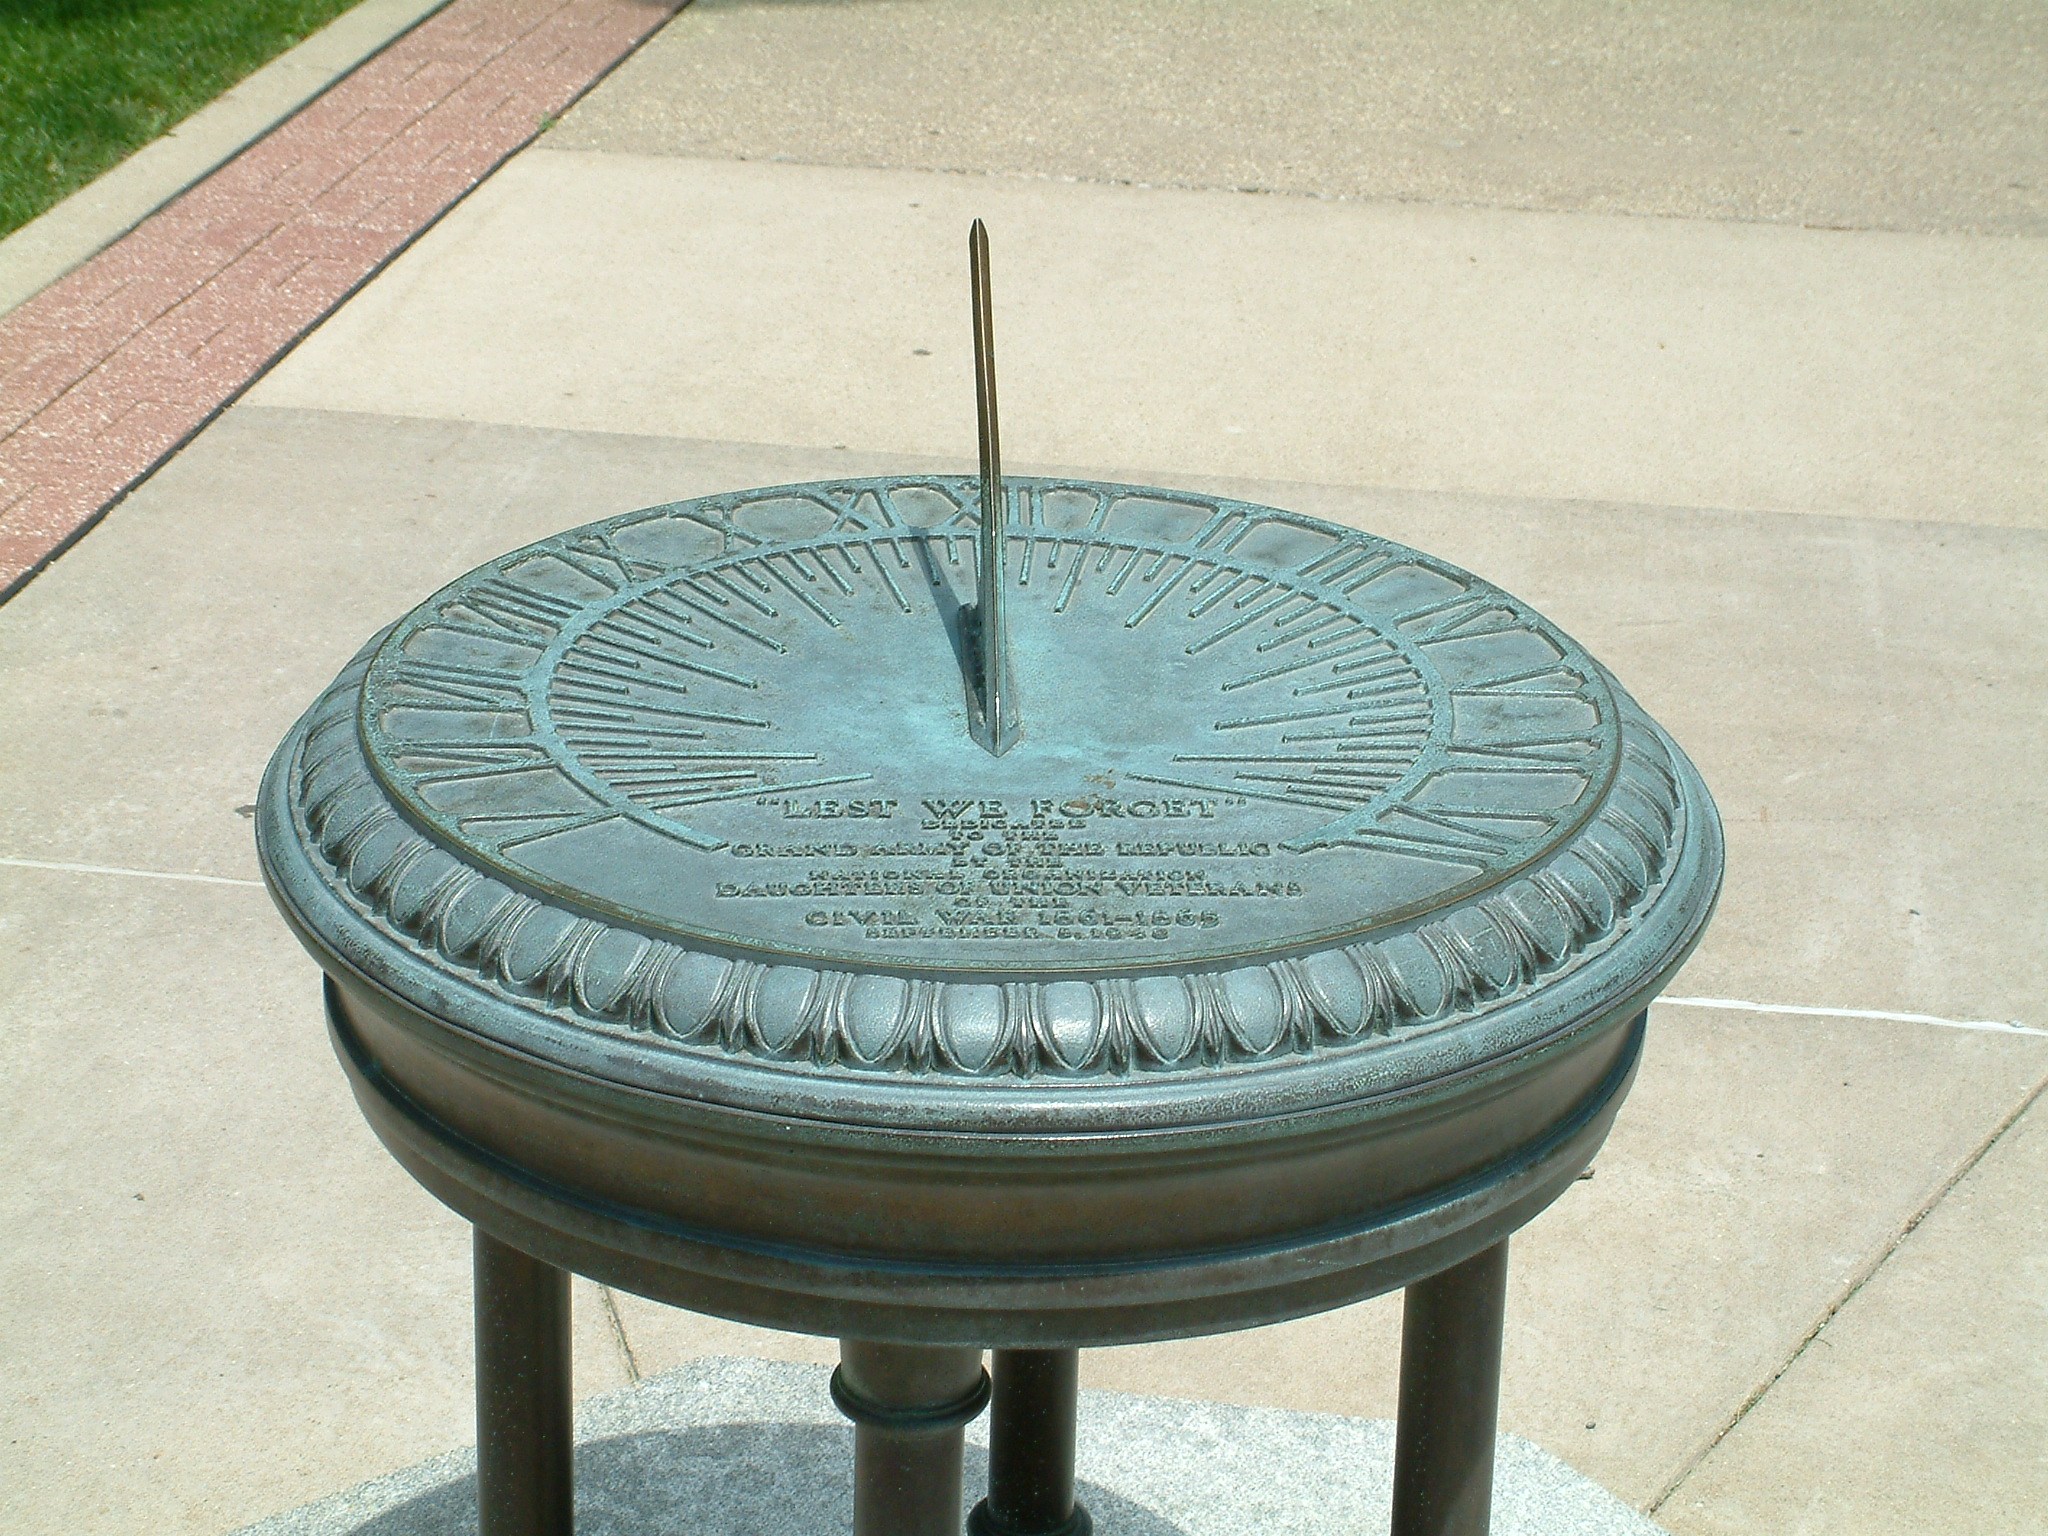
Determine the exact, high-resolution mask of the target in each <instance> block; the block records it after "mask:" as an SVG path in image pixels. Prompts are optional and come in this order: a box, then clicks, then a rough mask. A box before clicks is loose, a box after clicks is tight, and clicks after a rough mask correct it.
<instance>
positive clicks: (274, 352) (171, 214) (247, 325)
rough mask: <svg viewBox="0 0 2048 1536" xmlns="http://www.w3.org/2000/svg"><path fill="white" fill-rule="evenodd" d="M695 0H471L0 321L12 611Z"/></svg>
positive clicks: (2, 567)
mask: <svg viewBox="0 0 2048 1536" xmlns="http://www.w3.org/2000/svg"><path fill="white" fill-rule="evenodd" d="M685 3H687V0H453V3H452V4H450V5H448V6H446V7H445V8H443V9H442V10H440V11H437V12H436V13H434V14H433V15H432V16H430V17H428V18H427V19H426V20H425V21H423V22H421V23H420V24H419V25H418V26H417V27H415V28H413V30H412V31H410V32H408V33H406V34H405V35H404V36H403V37H400V38H399V39H397V40H396V41H395V42H393V43H392V44H391V46H389V47H388V48H386V49H385V50H384V51H383V52H381V53H379V54H377V55H376V56H375V57H373V58H371V59H370V60H368V61H367V62H366V63H364V64H363V66H362V67H361V68H360V69H358V70H356V71H355V72H354V73H353V74H351V75H349V76H347V77H346V78H344V79H342V80H340V81H338V82H336V84H335V85H334V86H333V88H332V89H330V90H329V91H327V93H326V94H325V95H323V96H321V97H319V98H318V99H317V100H315V101H313V102H311V103H310V104H308V105H307V106H306V107H304V108H302V109H301V110H300V111H299V112H298V113H296V114H295V115H293V116H292V117H290V118H288V119H286V120H285V121H284V122H283V123H281V124H279V125H278V127H277V128H275V129H273V130H272V131H271V132H270V133H269V134H268V135H266V136H265V137H264V138H262V139H259V140H258V141H257V142H256V143H254V144H252V145H250V146H249V148H247V149H245V150H244V151H243V152H242V153H241V154H240V155H238V156H236V157H235V158H234V159H233V160H230V161H229V162H228V163H227V164H226V165H224V166H222V167H221V168H220V169H219V170H217V171H215V172H214V173H213V174H212V175H210V176H208V177H207V178H206V179H205V180H203V181H201V182H199V183H198V184H197V185H195V186H193V187H191V188H190V189H188V190H187V191H186V192H184V193H183V194H181V195H180V196H179V197H177V198H176V199H174V200H173V201H172V202H170V203H167V204H165V205H164V207H162V208H161V209H159V210H158V211H157V212H156V213H154V214H152V215H151V216H150V217H149V218H147V219H145V220H144V221H143V222H142V223H141V224H139V225H137V226H136V227H135V229H134V230H132V231H130V232H129V233H128V234H127V235H126V236H124V237H123V238H121V239H120V240H118V241H116V242H115V243H114V244H112V245H110V246H109V247H107V249H105V250H104V251H102V252H100V253H99V255H97V256H95V257H94V258H93V259H92V260H90V261H88V262H86V263H85V264H84V265H83V266H81V267H79V268H77V269H76V270H74V271H72V272H71V273H69V274H68V275H66V276H65V277H62V278H60V279H59V280H58V281H57V282H55V283H53V284H51V285H50V286H49V287H48V288H46V289H44V290H43V291H42V292H41V293H39V294H37V295H36V296H35V297H34V298H32V299H30V300H28V302H26V303H25V304H23V305H21V306H20V307H19V308H17V309H15V310H14V311H13V312H12V313H10V314H7V315H4V316H0V601H5V600H6V599H7V598H9V597H11V596H13V595H14V593H16V592H17V591H19V590H20V589H21V587H22V586H23V585H24V584H25V583H26V582H27V581H28V580H29V578H31V577H32V576H34V575H35V573H36V572H37V571H39V570H41V569H42V568H43V567H44V566H45V565H47V564H49V562H50V561H51V560H53V559H55V558H56V556H57V555H58V554H60V553H62V551H63V550H64V549H65V548H67V547H68V546H69V545H70V544H71V543H73V542H74V541H75V540H76V539H78V538H79V536H80V535H82V534H83V533H84V532H85V531H86V530H87V529H89V528H90V527H91V526H92V525H93V523H95V522H96V521H97V520H98V519H99V518H100V516H101V515H102V514H104V513H105V512H106V511H107V510H108V509H109V508H110V507H112V506H113V505H114V504H115V503H117V502H118V501H119V500H120V499H121V498H122V497H123V496H124V495H126V494H127V493H128V491H129V490H130V489H132V488H133V487H134V486H135V485H136V484H138V483H139V482H140V481H142V480H143V479H144V478H146V477H147V476H148V474H149V473H150V471H151V470H153V469H155V468H156V466H157V465H159V464H161V463H162V462H163V461H164V460H165V459H166V458H168V457H169V456H170V455H171V454H173V453H174V452H176V451H177V449H178V448H179V447H180V446H182V445H183V444H184V443H185V442H186V441H187V440H188V439H190V438H191V436H192V435H193V434H194V433H195V432H197V431H198V430H199V429H200V428H201V427H203V426H205V425H206V423H207V422H209V421H211V420H212V419H213V417H214V416H216V415H217V414H219V412H220V411H221V409H222V408H223V407H224V406H226V405H227V404H228V403H229V402H230V401H232V400H233V399H234V398H235V397H236V396H237V395H239V394H240V393H241V392H242V391H243V390H244V389H246V388H248V386H249V385H250V384H251V383H252V382H254V380H255V379H256V378H257V376H258V375H260V374H261V373H262V372H263V370H264V369H266V368H268V367H269V366H270V365H271V363H273V362H274V361H276V359H277V358H278V357H280V356H281V355H282V354H283V353H284V352H285V351H286V350H287V349H288V348H290V346H291V345H292V343H293V342H295V341H297V340H298V338H299V337H301V336H303V335H304V334H305V333H306V332H307V331H308V330H310V329H311V328H312V327H313V326H315V325H317V324H318V323H319V322H320V321H321V320H322V319H323V318H324V317H325V316H326V315H327V314H329V313H330V312H331V311H332V310H333V309H334V308H335V307H336V306H337V305H338V304H340V303H341V302H342V301H343V300H344V299H346V298H347V297H348V296H349V295H350V294H351V293H353V292H354V291H355V290H356V289H357V288H359V287H361V286H362V284H363V283H364V282H365V281H367V280H368V279H369V278H370V277H372V276H373V275H375V273H376V272H377V271H378V269H379V268H381V267H382V266H383V265H384V264H385V263H386V262H388V261H390V260H391V258H392V257H394V256H395V255H397V254H398V253H399V252H400V251H401V250H403V249H404V248H405V247H406V246H407V245H408V244H409V243H411V241H412V240H414V239H415V238H416V237H417V236H418V235H419V234H420V233H421V232H422V231H423V230H425V229H426V228H427V227H428V226H429V225H430V224H432V223H433V222H434V220H436V219H437V218H439V217H440V216H441V215H442V214H443V213H445V212H446V211H447V210H448V209H449V208H450V207H452V206H453V205H454V204H455V203H456V202H458V201H460V200H461V198H462V197H463V196H464V195H465V194H466V193H467V192H468V191H469V190H470V189H471V188H472V187H474V186H476V184H477V183H478V182H480V181H482V180H483V179H484V177H486V176H488V175H489V174H490V173H491V172H492V171H493V170H495V169H496V168H497V167H498V166H499V165H500V164H502V163H503V162H504V161H505V159H506V158H507V157H508V156H509V155H511V154H512V153H513V152H514V151H516V150H517V149H519V148H520V147H521V146H522V145H524V144H526V143H527V142H528V141H530V140H531V139H532V138H533V136H534V135H535V134H536V133H538V132H539V131H540V127H541V124H542V122H543V121H544V120H545V118H547V117H548V116H549V115H550V114H553V113H557V112H560V111H561V110H562V109H563V108H565V107H567V106H568V105H569V104H570V103H571V102H573V101H575V100H576V98H577V97H579V96H581V95H582V94H583V93H584V92H585V91H587V90H588V89H590V87H591V86H592V85H594V84H595V83H596V82H597V81H598V80H600V79H602V78H603V76H604V75H605V74H606V73H607V72H609V71H610V70H611V69H612V67H613V66H614V65H616V64H617V63H618V62H619V61H620V60H622V59H623V58H625V57H626V55H627V54H629V53H631V52H632V51H633V49H634V48H636V47H637V46H638V45H639V44H640V43H641V42H642V41H644V40H645V39H646V38H647V37H648V36H649V35H651V34H652V33H653V32H654V31H655V30H656V29H657V28H659V27H660V26H661V25H662V23H664V22H665V21H667V20H668V19H669V18H670V17H671V16H673V15H674V14H675V13H676V12H677V11H678V10H680V9H681V8H682V5H683V4H685Z"/></svg>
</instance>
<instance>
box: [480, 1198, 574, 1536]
mask: <svg viewBox="0 0 2048 1536" xmlns="http://www.w3.org/2000/svg"><path fill="white" fill-rule="evenodd" d="M569 1369H570V1358H569V1277H568V1275H567V1274H566V1273H564V1272H563V1271H562V1270H559V1269H556V1268H555V1267H554V1266H553V1265H552V1264H543V1263H542V1262H541V1261H540V1260H539V1259H536V1258H531V1257H529V1256H528V1255H526V1254H524V1253H521V1252H520V1251H519V1250H518V1249H517V1248H513V1247H509V1246H507V1245H506V1244H504V1243H501V1242H499V1241H498V1240H497V1239H496V1238H494V1237H492V1236H491V1235H490V1234H489V1233H487V1232H485V1231H484V1230H483V1228H481V1227H478V1228H477V1229H476V1483H477V1508H478V1512H479V1516H480V1524H481V1528H482V1536H571V1533H572V1532H573V1531H574V1530H575V1528H576V1510H575V1500H574V1482H573V1479H572V1472H571V1465H572V1459H573V1457H574V1454H575V1448H576V1440H575V1434H574V1432H573V1430H572V1428H571V1425H570V1394H569Z"/></svg>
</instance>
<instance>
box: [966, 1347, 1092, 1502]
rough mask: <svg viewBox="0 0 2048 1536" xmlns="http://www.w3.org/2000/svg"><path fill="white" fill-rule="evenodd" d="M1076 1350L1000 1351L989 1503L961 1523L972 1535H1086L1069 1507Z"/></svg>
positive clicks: (990, 1432)
mask: <svg viewBox="0 0 2048 1536" xmlns="http://www.w3.org/2000/svg"><path fill="white" fill-rule="evenodd" d="M1080 1383H1081V1352H1080V1351H1079V1350H1078V1349H999V1350H997V1351H996V1352H995V1397H994V1401H993V1403H992V1405H991V1406H990V1409H989V1426H988V1497H987V1498H985V1499H983V1500H982V1501H981V1502H980V1503H979V1504H977V1505H975V1506H974V1513H973V1514H972V1515H970V1516H969V1517H968V1520H967V1529H968V1531H969V1532H970V1533H971V1536H1088V1533H1089V1531H1090V1530H1091V1529H1093V1522H1092V1521H1090V1520H1089V1518H1088V1511H1087V1510H1085V1509H1083V1508H1082V1507H1081V1506H1080V1505H1079V1504H1076V1503H1075V1502H1074V1408H1075V1399H1076V1398H1077V1396H1078V1394H1079V1390H1080Z"/></svg>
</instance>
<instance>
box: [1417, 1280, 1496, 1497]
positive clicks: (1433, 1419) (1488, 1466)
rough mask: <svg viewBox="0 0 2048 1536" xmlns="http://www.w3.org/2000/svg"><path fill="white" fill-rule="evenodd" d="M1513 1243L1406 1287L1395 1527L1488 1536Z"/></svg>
mask: <svg viewBox="0 0 2048 1536" xmlns="http://www.w3.org/2000/svg"><path fill="white" fill-rule="evenodd" d="M1507 1290H1508V1245H1507V1244H1506V1243H1505V1242H1500V1243H1496V1244H1495V1245H1494V1246H1493V1247H1491V1248H1488V1249H1486V1250H1485V1251H1484V1252H1483V1253H1478V1254H1475V1255H1473V1256H1472V1257H1471V1258H1469V1259H1467V1260H1466V1261H1465V1262H1464V1263H1462V1264H1455V1265H1453V1266H1452V1267H1451V1268H1449V1269H1446V1270H1444V1271H1442V1272H1441V1273H1439V1274H1434V1275H1431V1276H1430V1277H1429V1278H1428V1279H1427V1280H1418V1281H1416V1283H1415V1284H1413V1285H1411V1286H1409V1287H1408V1297H1407V1304H1406V1310H1405V1313H1404V1315H1403V1321H1402V1326H1401V1422H1400V1427H1399V1429H1398V1430H1397V1431H1396V1433H1395V1436H1394V1528H1393V1536H1486V1533H1487V1528H1488V1525H1489V1523H1490V1521H1491V1519H1492V1510H1493V1437H1494V1422H1495V1419H1496V1417H1497V1416H1498V1413H1499V1408H1500V1341H1501V1327H1502V1324H1503V1323H1504V1321H1505V1320H1506V1315H1507Z"/></svg>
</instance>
